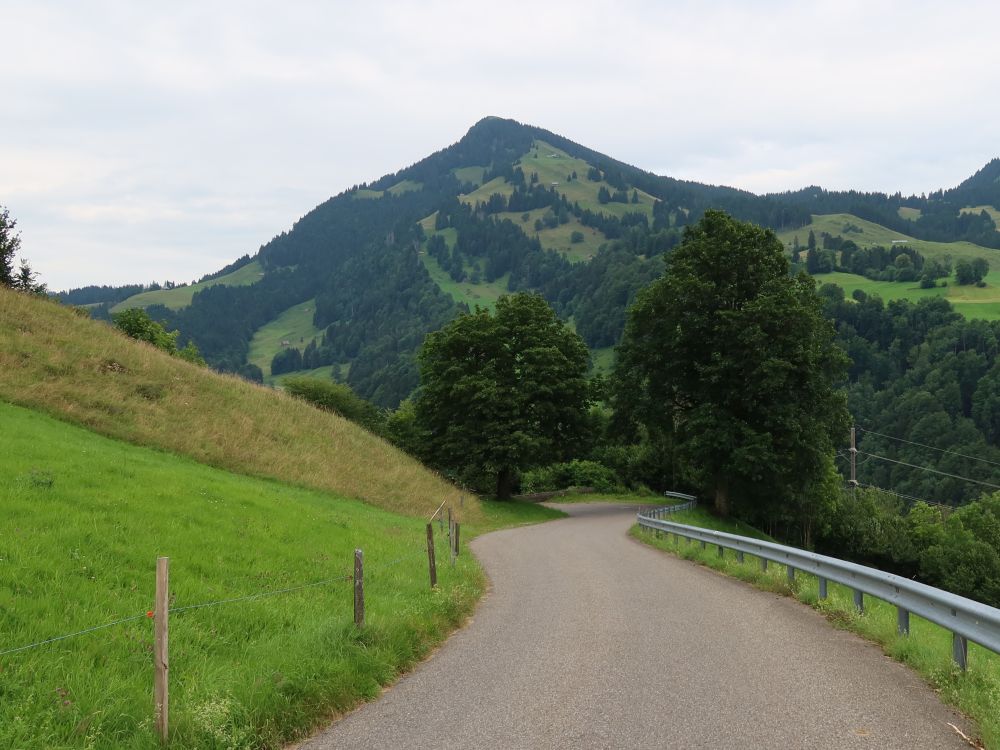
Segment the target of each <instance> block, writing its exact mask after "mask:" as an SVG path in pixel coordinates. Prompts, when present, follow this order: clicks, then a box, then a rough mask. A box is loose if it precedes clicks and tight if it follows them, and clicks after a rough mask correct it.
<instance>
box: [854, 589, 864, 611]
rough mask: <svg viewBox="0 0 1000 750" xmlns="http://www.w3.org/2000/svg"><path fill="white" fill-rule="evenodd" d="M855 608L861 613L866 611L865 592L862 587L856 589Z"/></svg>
mask: <svg viewBox="0 0 1000 750" xmlns="http://www.w3.org/2000/svg"><path fill="white" fill-rule="evenodd" d="M854 608H855V609H856V610H858V612H859V613H860V614H864V612H865V592H864V591H862V590H861V589H854Z"/></svg>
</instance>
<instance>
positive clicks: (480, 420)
mask: <svg viewBox="0 0 1000 750" xmlns="http://www.w3.org/2000/svg"><path fill="white" fill-rule="evenodd" d="M587 363H588V354H587V348H586V346H585V345H584V343H583V341H582V340H581V339H580V337H579V336H578V335H577V334H576V333H574V332H573V331H571V330H570V329H569V328H567V327H566V325H565V324H563V323H562V321H560V320H559V319H558V318H557V317H556V315H555V313H554V312H553V311H552V309H551V308H550V307H549V306H548V304H546V302H545V300H544V299H542V297H540V296H538V295H535V294H526V293H519V294H514V295H511V296H505V297H501V298H500V299H499V300H498V301H497V306H496V313H495V314H491V313H490V311H489V310H484V309H478V308H477V310H476V311H475V312H473V313H470V314H466V315H462V316H460V317H459V318H457V319H455V320H454V321H452V323H450V324H449V325H448V326H446V327H445V328H444V329H442V330H440V331H437V332H436V333H432V334H430V335H429V336H428V337H427V339H426V341H425V342H424V345H423V348H422V349H421V351H420V355H419V364H420V383H421V385H420V391H419V394H418V398H417V402H416V412H417V421H418V423H419V425H420V426H421V428H422V429H423V430H425V431H426V432H425V434H426V435H427V445H426V455H427V457H428V458H429V459H430V461H431V462H432V463H433V464H434V465H436V466H439V467H442V468H445V469H448V470H449V471H452V472H455V473H456V474H458V475H460V476H463V477H471V476H476V475H479V476H482V475H484V474H485V475H490V476H492V477H495V479H496V494H497V497H499V498H507V497H510V494H511V491H512V489H513V483H514V480H515V479H516V476H517V472H518V471H521V470H524V469H527V468H531V467H532V466H538V465H541V464H545V463H549V462H551V461H555V460H560V459H562V458H565V457H566V456H568V455H570V454H571V451H572V448H573V447H575V445H576V444H577V443H578V442H579V440H580V439H581V433H582V432H583V429H584V424H585V419H586V407H587V405H588V398H589V387H588V383H587V380H586V378H585V374H586V372H587Z"/></svg>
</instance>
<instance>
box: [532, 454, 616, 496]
mask: <svg viewBox="0 0 1000 750" xmlns="http://www.w3.org/2000/svg"><path fill="white" fill-rule="evenodd" d="M617 486H618V478H617V477H616V476H615V473H614V472H613V471H612V470H611V469H609V468H608V467H607V466H604V465H602V464H599V463H597V462H596V461H580V460H573V461H569V462H566V463H558V464H549V465H548V466H542V467H540V468H538V469H532V470H531V471H527V472H525V473H524V474H523V475H522V476H521V491H522V492H549V491H554V490H564V489H567V488H569V487H593V488H594V489H595V490H598V491H599V492H611V491H613V490H614V489H616V488H617Z"/></svg>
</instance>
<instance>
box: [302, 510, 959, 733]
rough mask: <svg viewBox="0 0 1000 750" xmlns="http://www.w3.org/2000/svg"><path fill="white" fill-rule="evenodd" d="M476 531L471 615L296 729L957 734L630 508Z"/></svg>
mask: <svg viewBox="0 0 1000 750" xmlns="http://www.w3.org/2000/svg"><path fill="white" fill-rule="evenodd" d="M562 508H563V509H564V510H566V511H567V512H569V513H570V514H571V517H570V518H567V519H563V520H559V521H552V522H549V523H546V524H542V525H538V526H529V527H523V528H518V529H508V530H505V531H500V532H495V533H493V534H489V535H487V536H484V537H480V538H479V539H477V540H475V542H474V543H473V544H472V548H473V550H474V551H475V553H476V555H477V556H478V557H479V559H480V560H481V561H482V562H483V565H484V566H485V568H486V571H487V573H488V574H489V577H490V581H491V584H492V588H491V591H490V593H489V594H488V595H487V597H486V598H485V600H484V601H483V602H482V603H481V604H480V606H479V608H478V609H477V610H476V613H475V617H474V618H473V620H472V622H470V623H469V625H468V626H467V627H465V628H464V629H463V630H461V631H459V632H458V633H456V634H455V635H454V636H452V637H451V638H450V639H449V640H448V641H447V643H445V644H444V646H443V647H442V648H441V649H440V650H438V651H437V652H436V653H435V654H434V655H433V656H432V657H431V658H430V659H429V660H427V661H426V662H425V663H423V664H422V665H420V666H419V667H418V668H417V669H416V670H415V671H414V672H413V673H412V674H410V675H408V676H406V677H404V678H403V679H401V680H400V681H399V682H398V683H397V684H396V685H395V686H394V687H392V688H390V689H389V690H387V691H386V692H385V693H384V694H383V695H382V697H381V698H380V699H378V700H377V701H375V702H373V703H370V704H367V705H365V706H363V707H361V708H360V709H358V710H357V711H355V712H353V713H351V714H349V715H348V716H346V717H345V718H343V719H342V720H340V721H338V722H337V723H335V724H333V725H332V726H330V727H329V728H328V729H326V730H324V731H323V732H321V733H320V734H318V735H316V736H315V737H313V738H311V739H310V740H308V741H307V742H305V743H303V744H302V745H300V748H301V750H330V749H332V748H351V749H352V750H356V749H358V748H502V749H503V750H511V749H512V748H713V749H714V750H718V749H719V748H769V749H770V748H837V749H838V750H839V749H840V748H879V749H880V750H882V749H884V748H901V749H902V748H905V749H906V750H914V748H966V749H967V748H968V747H969V746H968V744H966V743H965V742H964V741H963V740H961V738H960V737H959V736H958V735H957V734H956V733H955V731H954V730H953V729H952V728H951V727H949V726H948V723H949V722H951V723H953V724H956V725H957V726H958V727H959V728H961V729H962V730H963V731H965V732H966V733H968V732H969V730H970V728H969V725H968V722H966V721H965V720H964V719H962V718H961V717H960V716H959V715H958V714H957V713H956V712H955V711H953V710H952V709H949V708H947V707H945V706H944V705H943V704H941V702H940V701H939V700H938V698H937V697H936V696H935V694H934V693H933V691H931V690H930V688H928V687H927V686H926V685H925V684H924V683H923V682H921V680H920V679H919V678H918V677H917V676H916V675H914V674H913V673H912V672H910V671H909V670H908V669H906V668H905V667H903V666H901V665H899V664H897V663H895V662H893V661H891V660H890V659H888V658H887V657H885V656H884V655H883V654H882V653H881V651H879V650H878V649H877V648H876V647H874V646H872V645H870V644H868V643H866V642H865V641H863V640H861V639H860V638H858V637H856V636H854V635H851V634H849V633H845V632H842V631H838V630H836V629H834V628H833V627H831V626H830V625H829V624H828V623H827V622H826V621H825V620H824V619H823V617H822V616H821V615H819V614H818V613H816V612H814V611H813V610H811V609H809V608H808V607H805V606H803V605H801V604H799V603H797V602H795V601H793V600H791V599H789V598H785V597H780V596H776V595H774V594H769V593H765V592H761V591H757V590H755V589H753V588H751V587H750V586H748V585H746V584H743V583H741V582H739V581H735V580H732V579H729V578H726V577H724V576H721V575H719V574H716V573H714V572H712V571H710V570H708V569H705V568H701V567H698V566H697V565H695V564H693V563H690V562H687V561H684V560H680V559H677V558H674V557H672V556H669V555H665V554H663V553H660V552H657V551H655V550H653V549H650V548H648V547H645V546H643V545H641V544H639V543H638V542H636V541H634V540H631V539H629V538H628V537H627V536H626V531H627V530H628V528H629V527H630V526H631V525H632V523H634V519H635V514H634V511H633V510H625V509H622V508H621V506H617V507H616V506H612V505H603V504H602V505H589V504H588V505H567V506H562Z"/></svg>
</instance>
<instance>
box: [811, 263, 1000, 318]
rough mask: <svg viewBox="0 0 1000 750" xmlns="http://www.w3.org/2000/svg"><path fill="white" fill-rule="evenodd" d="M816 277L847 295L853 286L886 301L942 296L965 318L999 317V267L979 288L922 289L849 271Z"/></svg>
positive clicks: (951, 286) (914, 284) (918, 285)
mask: <svg viewBox="0 0 1000 750" xmlns="http://www.w3.org/2000/svg"><path fill="white" fill-rule="evenodd" d="M998 262H1000V259H998ZM816 280H817V281H818V282H819V283H820V284H827V283H829V284H836V285H837V286H839V287H841V288H842V289H843V290H844V292H845V293H846V294H847V296H848V297H850V296H851V294H852V293H853V292H854V290H855V289H860V290H862V291H863V292H865V294H877V295H878V296H879V297H881V298H882V299H884V300H886V301H889V300H894V299H909V300H913V301H917V300H921V299H924V298H927V297H944V298H945V299H947V300H948V301H949V302H951V303H952V305H954V307H955V310H956V311H957V312H960V313H961V314H962V315H964V316H965V317H966V318H969V319H972V318H979V319H982V320H1000V269H997V270H993V271H990V272H989V273H988V274H987V275H986V279H985V281H986V286H985V287H982V288H980V287H976V286H958V285H957V284H954V283H949V285H948V286H946V287H934V288H933V289H921V288H920V284H919V283H917V282H913V281H910V282H902V281H872V280H870V279H866V278H865V277H864V276H856V275H854V274H850V273H823V274H817V275H816Z"/></svg>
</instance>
